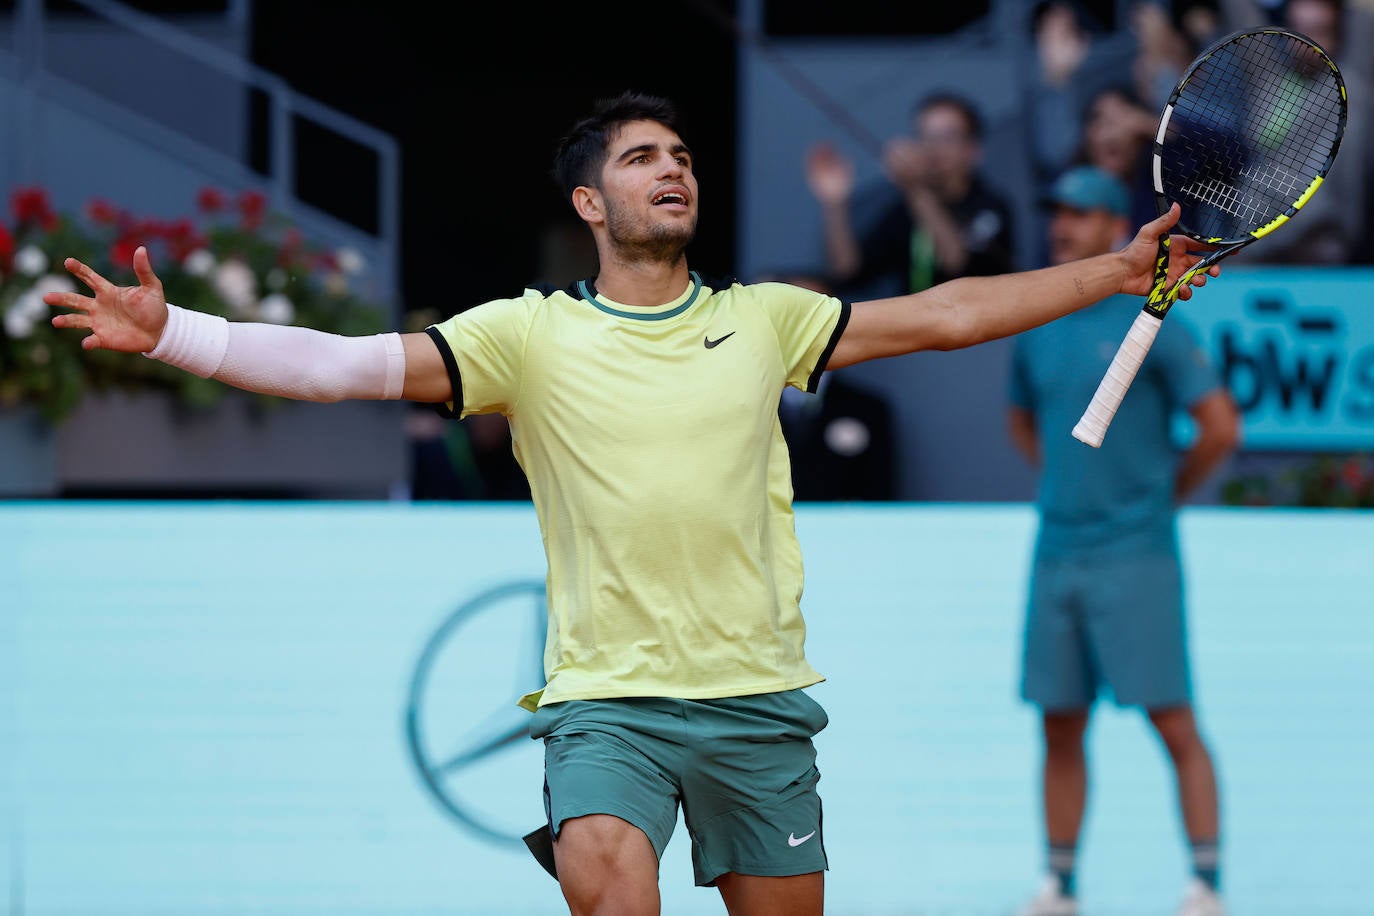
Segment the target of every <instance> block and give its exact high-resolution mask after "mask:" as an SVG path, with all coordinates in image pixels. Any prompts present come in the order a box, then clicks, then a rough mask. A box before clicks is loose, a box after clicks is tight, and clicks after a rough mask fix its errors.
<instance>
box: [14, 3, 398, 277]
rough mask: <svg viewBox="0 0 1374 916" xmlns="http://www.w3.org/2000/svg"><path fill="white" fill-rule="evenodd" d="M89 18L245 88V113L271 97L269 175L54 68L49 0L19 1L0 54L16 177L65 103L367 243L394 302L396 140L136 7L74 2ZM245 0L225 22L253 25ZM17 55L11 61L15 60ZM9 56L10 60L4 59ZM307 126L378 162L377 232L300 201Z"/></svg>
mask: <svg viewBox="0 0 1374 916" xmlns="http://www.w3.org/2000/svg"><path fill="white" fill-rule="evenodd" d="M70 3H71V4H73V5H75V6H76V7H79V8H80V9H81V10H83V11H84V12H85V13H89V14H90V15H91V16H93V17H96V18H98V19H99V20H102V21H103V22H104V23H105V24H106V25H107V26H114V27H117V28H118V29H121V30H123V31H124V32H127V33H129V34H130V35H133V36H137V37H138V38H139V39H141V40H143V41H145V42H149V43H151V44H152V45H153V46H156V47H158V48H159V49H162V50H164V51H165V52H167V53H171V54H177V55H180V56H181V57H183V58H185V59H186V60H187V61H191V62H193V64H192V66H197V67H203V68H206V69H207V70H208V71H212V72H213V73H214V74H218V75H219V76H220V77H222V78H224V79H227V80H231V81H234V82H236V83H237V84H238V86H239V87H241V89H242V96H241V97H242V99H243V102H242V104H243V107H244V109H245V111H246V109H247V107H248V102H247V98H248V96H249V94H250V92H252V91H256V92H257V93H260V94H261V97H262V98H264V99H266V100H267V102H268V104H269V106H270V109H269V114H268V124H269V129H268V130H267V131H266V141H267V157H266V158H267V162H266V174H263V172H262V171H259V170H254V169H251V168H249V167H247V164H246V161H245V159H246V153H245V151H243V150H240V151H238V153H237V154H232V153H226V152H225V151H224V150H221V149H214V148H213V147H212V146H210V145H207V144H205V143H203V142H200V141H198V140H197V139H196V138H195V137H193V136H191V135H190V134H189V133H188V132H187V131H186V130H184V129H182V130H178V125H177V124H176V123H175V119H166V118H164V119H162V120H161V121H160V122H159V121H158V120H157V119H155V118H151V117H149V116H148V115H147V114H146V113H145V112H144V111H141V110H138V109H137V108H135V107H134V106H133V105H132V104H131V103H130V101H129V100H127V99H119V98H112V97H110V96H109V95H108V94H107V93H106V92H104V91H102V90H103V89H104V88H105V87H104V86H103V85H102V86H100V87H92V86H82V85H81V84H80V83H79V82H78V81H76V80H74V79H72V78H71V77H70V76H66V75H63V74H62V73H61V72H59V68H57V67H56V66H53V65H52V64H51V63H50V61H49V60H48V55H49V49H50V45H51V41H52V39H53V35H54V31H55V26H56V25H57V23H55V22H54V17H53V16H52V14H51V13H50V11H49V10H48V9H47V8H46V4H45V2H44V0H18V2H17V4H16V15H15V18H14V30H13V42H12V46H11V48H9V49H8V50H9V52H10V53H9V55H6V54H4V53H0V76H9V77H11V78H12V79H13V80H14V81H15V83H16V87H17V89H18V93H17V99H16V111H15V114H16V118H17V121H18V123H16V124H14V125H13V127H14V128H15V129H13V130H12V131H11V132H10V135H9V137H8V142H9V143H10V145H11V146H12V147H13V149H12V150H11V155H12V157H13V162H14V174H15V176H16V177H19V178H21V179H28V178H29V177H31V176H33V175H35V174H37V173H38V168H39V166H38V160H39V157H40V156H41V155H43V154H44V149H43V146H42V144H43V142H44V137H43V132H42V129H41V128H42V123H43V121H42V106H43V105H44V104H47V103H50V102H52V101H57V102H58V103H61V104H67V105H70V106H72V107H73V109H75V110H79V112H80V113H81V115H82V116H83V117H86V118H91V119H94V120H96V121H98V122H99V123H100V124H101V125H102V127H104V128H106V129H110V130H115V131H119V132H123V133H126V134H131V135H132V134H137V135H138V136H139V137H140V138H143V139H145V140H149V141H150V142H151V143H152V144H153V145H155V146H156V147H157V149H158V151H159V152H160V153H162V154H164V155H169V156H173V157H174V158H176V159H177V160H178V161H180V162H181V163H182V164H184V165H186V166H188V167H190V168H192V169H196V168H199V169H201V170H203V171H204V172H205V174H206V176H207V179H209V178H211V177H214V178H217V179H225V178H230V177H232V178H233V179H234V180H237V181H240V182H246V183H249V184H251V185H253V186H255V187H256V189H257V190H260V191H262V192H263V193H264V194H265V195H266V196H267V197H268V199H269V200H270V201H271V203H272V206H273V207H274V208H275V209H276V210H278V212H281V213H282V214H284V215H285V216H287V217H288V218H292V219H296V220H298V221H302V222H310V223H314V224H316V225H327V226H329V227H330V228H331V229H334V230H337V231H338V232H339V233H341V234H343V235H345V236H348V237H349V238H351V239H352V238H357V239H359V240H361V241H362V242H363V243H364V245H365V247H366V248H367V249H368V253H369V254H370V257H369V259H368V260H369V272H370V274H371V284H372V285H373V286H375V287H376V291H377V292H378V293H381V294H383V295H384V296H385V297H386V298H387V299H388V301H389V302H395V301H396V300H397V298H398V296H399V283H398V270H399V243H400V147H399V143H398V142H397V140H396V139H395V138H394V137H392V136H391V135H390V134H388V133H386V132H384V131H381V130H378V129H377V128H374V127H372V126H370V125H368V124H365V123H363V122H361V121H359V120H357V119H356V118H353V117H351V116H349V115H347V114H345V113H343V112H341V111H338V110H337V109H334V108H331V107H330V106H328V105H325V104H323V103H321V102H319V101H317V100H316V99H313V98H311V97H309V96H306V95H304V94H302V93H300V92H297V91H296V90H294V89H292V88H291V86H290V85H288V84H287V83H286V82H285V81H284V80H283V79H281V78H280V77H279V76H277V75H275V74H273V73H271V72H269V71H267V70H265V69H263V68H261V67H259V66H256V65H255V64H253V63H252V62H250V61H248V60H246V59H244V57H243V56H242V55H241V54H239V53H235V51H233V50H229V49H226V48H224V47H221V46H220V45H217V44H215V43H214V42H213V41H210V40H207V39H205V38H202V37H200V36H199V35H197V34H194V33H193V32H191V31H188V30H186V29H183V28H179V27H177V26H175V25H172V24H169V23H168V22H165V21H163V20H161V19H159V18H157V17H155V16H151V15H148V14H145V13H142V12H139V11H137V10H134V9H131V8H129V7H128V6H125V5H124V4H122V3H117V2H113V0H70ZM246 5H247V0H229V2H228V3H227V10H226V13H225V14H224V21H225V22H226V23H228V24H230V25H231V26H232V27H233V28H236V29H240V30H241V29H242V28H243V27H244V22H245V21H246V19H247V13H246ZM10 55H12V57H11V56H10ZM6 57H8V58H9V59H4V58H6ZM300 122H306V123H310V124H313V125H316V126H318V127H321V128H323V129H325V130H326V131H329V132H330V133H332V134H335V135H337V136H339V137H342V138H344V139H345V140H347V141H348V142H350V143H353V144H355V145H357V146H358V147H360V148H363V149H365V150H367V151H368V152H369V153H370V154H371V155H372V156H373V157H375V161H376V164H377V167H376V187H375V200H373V201H370V202H369V203H370V205H372V206H375V210H376V225H375V227H368V228H364V227H361V226H356V225H352V224H350V223H348V222H347V221H346V220H343V219H341V218H339V217H337V216H334V215H332V214H329V213H326V212H324V211H323V210H321V209H320V208H319V207H316V206H314V205H313V204H311V203H309V202H308V201H306V200H303V199H301V197H300V196H299V195H298V193H297V187H296V171H297V168H298V167H300V168H305V167H309V164H308V163H301V164H299V165H298V163H297V157H298V155H299V153H300V150H299V148H298V145H297V142H296V141H297V137H296V133H297V124H298V123H300Z"/></svg>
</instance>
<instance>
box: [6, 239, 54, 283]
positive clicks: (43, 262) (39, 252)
mask: <svg viewBox="0 0 1374 916" xmlns="http://www.w3.org/2000/svg"><path fill="white" fill-rule="evenodd" d="M14 269H15V270H17V271H19V272H20V273H21V274H23V275H24V276H26V277H36V276H38V275H39V274H41V273H42V272H43V271H45V270H47V269H48V256H47V255H45V254H44V253H43V249H41V248H39V247H38V246H37V245H25V246H24V247H23V248H20V249H19V250H18V251H16V252H15V253H14Z"/></svg>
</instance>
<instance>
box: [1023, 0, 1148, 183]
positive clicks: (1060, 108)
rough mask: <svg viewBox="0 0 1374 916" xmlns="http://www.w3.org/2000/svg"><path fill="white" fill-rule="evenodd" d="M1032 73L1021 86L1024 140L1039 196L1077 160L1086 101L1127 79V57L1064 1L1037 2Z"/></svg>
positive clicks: (1075, 6) (1077, 7) (1033, 14)
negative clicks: (1023, 95) (1026, 141)
mask: <svg viewBox="0 0 1374 916" xmlns="http://www.w3.org/2000/svg"><path fill="white" fill-rule="evenodd" d="M1030 31H1031V35H1032V38H1033V41H1034V44H1035V70H1034V73H1033V74H1031V78H1030V79H1028V80H1027V81H1026V83H1025V87H1024V88H1025V92H1026V105H1025V114H1026V118H1027V135H1028V141H1029V144H1030V156H1031V164H1032V167H1033V171H1034V173H1035V180H1036V182H1037V185H1038V190H1039V191H1041V192H1043V191H1044V190H1046V189H1048V188H1049V186H1050V184H1051V183H1052V182H1053V181H1054V179H1055V178H1056V177H1058V175H1059V174H1060V173H1061V172H1063V170H1064V169H1066V168H1068V167H1069V166H1070V165H1071V164H1073V162H1074V161H1075V159H1076V158H1077V157H1078V156H1079V154H1080V150H1081V147H1082V137H1083V122H1084V119H1085V118H1086V116H1087V111H1088V105H1089V103H1090V102H1091V100H1092V99H1093V98H1094V97H1095V96H1096V95H1097V94H1098V92H1100V91H1101V90H1103V89H1105V88H1106V87H1108V86H1114V85H1120V84H1122V83H1127V82H1129V80H1130V64H1129V57H1123V55H1122V54H1121V50H1122V48H1121V47H1119V46H1117V45H1114V44H1113V42H1111V41H1110V40H1108V38H1107V36H1105V35H1103V34H1102V33H1101V32H1100V31H1097V30H1094V29H1093V28H1092V26H1091V21H1090V19H1089V17H1088V15H1087V14H1086V12H1085V11H1084V10H1083V8H1082V7H1081V6H1080V5H1079V4H1077V3H1074V2H1070V0H1042V2H1040V3H1036V4H1035V6H1034V7H1032V10H1031V16H1030Z"/></svg>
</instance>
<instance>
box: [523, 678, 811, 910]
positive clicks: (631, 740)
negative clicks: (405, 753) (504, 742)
mask: <svg viewBox="0 0 1374 916" xmlns="http://www.w3.org/2000/svg"><path fill="white" fill-rule="evenodd" d="M828 722H829V718H828V717H827V716H826V713H825V710H824V709H822V708H821V705H820V704H819V703H817V702H816V701H815V700H813V699H812V698H811V697H809V696H808V695H807V694H805V693H804V692H802V691H801V690H789V691H784V692H780V693H765V694H758V695H755V696H743V697H729V698H726V699H717V700H676V699H664V698H657V697H634V698H628V699H609V700H571V701H568V702H564V703H554V704H550V705H549V706H545V707H542V708H541V709H539V711H537V712H536V713H535V714H534V720H533V721H532V722H531V724H530V737H532V738H543V739H544V810H545V814H546V815H547V816H548V824H547V831H548V834H547V835H548V836H557V835H558V831H559V830H560V829H561V827H562V824H563V822H564V821H566V820H569V819H570V818H575V817H581V816H583V815H588V814H611V815H614V816H616V817H618V818H621V819H622V820H625V821H628V822H629V823H631V824H633V825H635V826H636V827H638V828H639V829H640V830H642V831H644V833H645V835H646V836H648V838H649V841H650V842H651V843H652V844H653V847H654V851H655V852H656V853H657V854H658V856H659V858H662V857H663V850H664V849H665V848H667V846H668V840H669V838H670V837H671V836H672V834H673V830H674V828H675V827H676V826H677V818H678V805H679V803H680V804H681V806H682V817H683V821H684V822H685V823H686V825H687V830H688V832H689V833H690V835H691V837H692V866H693V869H694V871H695V872H696V883H697V884H698V885H702V886H706V885H711V884H714V883H715V880H716V878H718V877H719V876H721V875H723V874H725V873H727V872H735V873H737V874H742V875H770V876H781V875H804V874H809V873H811V872H816V871H824V870H825V869H826V868H827V867H828V863H827V861H826V857H825V844H824V843H823V842H822V831H821V800H820V796H819V795H818V794H817V792H816V783H817V782H818V781H819V780H820V773H819V772H818V771H817V769H816V749H815V747H814V745H813V744H812V742H811V739H812V737H813V736H814V735H815V734H816V733H817V732H819V731H820V730H821V729H823V728H825V726H826V725H827V724H828ZM544 829H545V828H541V829H540V831H537V832H539V833H542V832H543V831H544ZM533 836H534V835H533V834H532V835H531V837H533ZM527 842H530V838H527ZM530 848H531V850H535V845H534V844H533V843H531V847H530ZM535 854H536V856H539V852H538V851H536V852H535ZM540 858H541V861H543V857H540ZM545 867H546V868H547V867H548V863H547V862H545Z"/></svg>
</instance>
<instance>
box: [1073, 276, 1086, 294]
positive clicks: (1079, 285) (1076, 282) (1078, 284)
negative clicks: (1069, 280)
mask: <svg viewBox="0 0 1374 916" xmlns="http://www.w3.org/2000/svg"><path fill="white" fill-rule="evenodd" d="M1073 288H1074V289H1076V290H1078V295H1080V296H1082V295H1084V293H1083V281H1082V280H1080V279H1078V278H1077V277H1074V278H1073Z"/></svg>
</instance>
